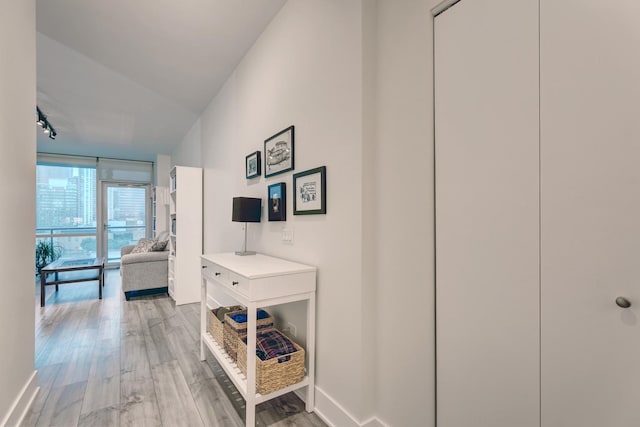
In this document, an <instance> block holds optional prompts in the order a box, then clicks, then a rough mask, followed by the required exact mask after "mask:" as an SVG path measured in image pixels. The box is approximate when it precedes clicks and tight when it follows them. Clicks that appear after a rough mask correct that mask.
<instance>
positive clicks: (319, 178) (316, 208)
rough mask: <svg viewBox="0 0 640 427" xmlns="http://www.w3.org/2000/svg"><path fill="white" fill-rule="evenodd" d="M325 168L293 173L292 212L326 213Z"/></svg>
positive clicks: (298, 213)
mask: <svg viewBox="0 0 640 427" xmlns="http://www.w3.org/2000/svg"><path fill="white" fill-rule="evenodd" d="M326 172H327V168H326V166H321V167H319V168H315V169H310V170H308V171H304V172H300V173H296V174H294V175H293V214H294V215H312V214H326V213H327V174H326Z"/></svg>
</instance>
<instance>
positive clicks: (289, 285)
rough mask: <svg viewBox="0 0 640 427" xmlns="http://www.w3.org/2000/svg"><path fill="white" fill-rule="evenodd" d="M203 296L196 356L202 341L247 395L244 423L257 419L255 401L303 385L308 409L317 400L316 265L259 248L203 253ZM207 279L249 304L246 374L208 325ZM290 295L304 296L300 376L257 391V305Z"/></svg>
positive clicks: (202, 351) (277, 301)
mask: <svg viewBox="0 0 640 427" xmlns="http://www.w3.org/2000/svg"><path fill="white" fill-rule="evenodd" d="M201 265H202V298H201V300H200V301H201V303H200V320H201V322H200V332H201V339H200V359H201V360H205V359H206V355H205V346H206V347H207V348H209V350H210V351H211V353H212V354H213V355H214V357H215V358H216V359H217V361H218V363H219V364H220V366H222V368H223V369H224V371H225V372H226V373H227V375H228V376H229V378H230V379H231V381H233V384H234V385H235V386H236V388H237V389H238V391H239V392H240V394H241V395H242V397H243V398H244V399H245V401H246V418H245V420H246V421H245V422H246V425H247V426H253V425H255V411H256V408H255V407H256V405H257V404H259V403H262V402H265V401H267V400H270V399H273V398H274V397H278V396H281V395H283V394H285V393H288V392H290V391H293V390H297V389H300V388H303V387H306V388H307V390H306V404H305V405H306V406H305V409H306V410H307V412H312V411H313V408H314V406H315V402H314V400H315V394H314V391H315V311H316V268H315V267H312V266H309V265H304V264H298V263H295V262H291V261H286V260H283V259H280V258H274V257H270V256H266V255H262V254H257V255H249V256H238V255H235V254H233V253H220V254H210V255H202V257H201ZM207 283H211V285H212V286H213V289H214V290H215V292H216V293H218V292H219V293H221V294H223V295H225V296H227V297H229V298H231V299H232V300H234V301H237V302H239V303H240V304H242V305H244V306H245V307H247V322H248V324H247V375H246V377H245V376H244V375H243V374H242V372H241V371H240V369H239V368H238V367H237V365H236V364H235V363H234V362H233V360H232V359H231V358H230V357H229V356H228V355H227V353H226V352H225V351H224V348H223V346H221V345H218V343H217V342H216V341H215V340H214V339H213V337H212V336H211V334H210V333H209V332H208V331H207V324H208V321H207V320H208V317H207V316H208V313H209V310H210V309H212V308H215V307H218V306H220V305H223V304H221V303H220V302H219V301H215V306H214V307H210V306H209V305H208V304H207ZM294 301H307V343H306V349H305V351H306V366H307V371H306V375H305V377H304V379H303V380H302V381H301V382H299V383H297V384H294V385H291V386H289V387H285V388H283V389H281V390H277V391H275V392H273V393H269V394H267V395H264V396H263V395H260V394H259V393H256V381H255V379H256V356H255V354H256V310H257V309H258V307H260V308H265V307H269V306H274V305H278V304H286V303H290V302H294Z"/></svg>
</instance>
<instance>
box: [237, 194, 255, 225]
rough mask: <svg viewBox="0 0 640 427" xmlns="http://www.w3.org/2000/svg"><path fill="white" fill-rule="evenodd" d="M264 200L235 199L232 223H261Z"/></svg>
mask: <svg viewBox="0 0 640 427" xmlns="http://www.w3.org/2000/svg"><path fill="white" fill-rule="evenodd" d="M261 215H262V199H258V198H254V197H234V198H233V213H232V216H231V221H234V222H260V216H261Z"/></svg>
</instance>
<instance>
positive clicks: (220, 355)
mask: <svg viewBox="0 0 640 427" xmlns="http://www.w3.org/2000/svg"><path fill="white" fill-rule="evenodd" d="M202 342H204V343H205V345H206V346H207V348H209V350H210V351H211V353H213V356H214V357H215V358H216V360H217V361H218V363H219V364H220V366H222V369H224V371H225V372H226V373H227V375H228V376H229V378H230V379H231V381H232V382H233V384H234V385H235V386H236V388H237V389H238V391H239V392H240V394H241V395H242V397H243V398H244V399H245V400H246V399H247V377H246V376H245V375H244V374H243V373H242V371H241V370H240V368H239V367H238V365H237V364H236V363H235V362H234V361H233V359H231V356H229V355H228V354H227V352H226V351H224V348H222V347H221V346H220V345H219V344H218V343H217V342H216V340H214V339H213V336H212V335H211V334H210V333H208V332H207V333H204V334H202ZM307 385H309V377H307V376H305V377H304V378H303V379H302V381H300V382H299V383H296V384H293V385H290V386H288V387H285V388H282V389H280V390H276V391H274V392H273V393H269V394H266V395H264V396H263V395H261V394H260V393H256V400H255V403H256V405H257V404H259V403H262V402H266V401H267V400H271V399H273V398H274V397H278V396H282V395H283V394H287V393H289V392H290V391H294V390H297V389H299V388H302V387H306V386H307Z"/></svg>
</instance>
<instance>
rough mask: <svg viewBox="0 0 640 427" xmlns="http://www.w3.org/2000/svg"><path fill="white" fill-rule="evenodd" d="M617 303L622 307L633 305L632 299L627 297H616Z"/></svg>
mask: <svg viewBox="0 0 640 427" xmlns="http://www.w3.org/2000/svg"><path fill="white" fill-rule="evenodd" d="M616 304H617V305H618V307H620V308H629V307H631V301H629V300H628V299H626V298H625V297H618V298H616Z"/></svg>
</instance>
